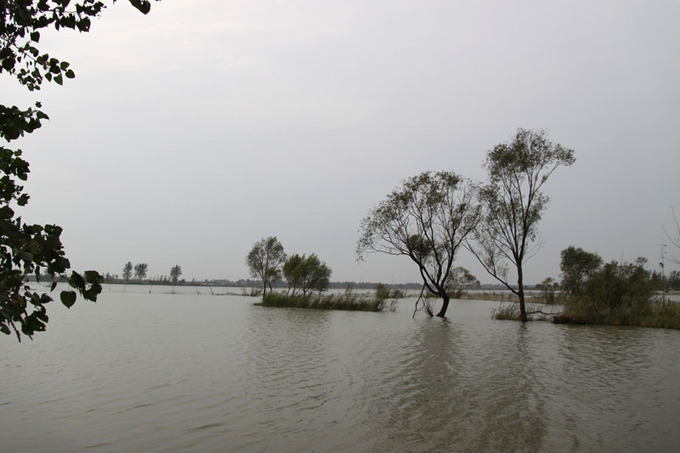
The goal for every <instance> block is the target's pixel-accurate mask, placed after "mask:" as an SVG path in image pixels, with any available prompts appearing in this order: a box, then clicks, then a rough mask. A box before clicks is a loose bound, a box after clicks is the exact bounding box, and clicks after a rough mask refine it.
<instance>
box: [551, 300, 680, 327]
mask: <svg viewBox="0 0 680 453" xmlns="http://www.w3.org/2000/svg"><path fill="white" fill-rule="evenodd" d="M553 322H554V323H556V324H597V325H607V326H638V327H656V328H662V329H680V304H678V303H666V304H664V303H661V302H656V301H654V302H650V303H649V305H648V306H646V307H644V309H641V310H630V309H625V308H619V307H617V309H611V310H597V311H595V310H587V309H583V307H579V306H575V307H573V306H572V307H569V306H567V309H566V310H565V312H564V313H562V314H560V315H557V316H555V317H554V320H553Z"/></svg>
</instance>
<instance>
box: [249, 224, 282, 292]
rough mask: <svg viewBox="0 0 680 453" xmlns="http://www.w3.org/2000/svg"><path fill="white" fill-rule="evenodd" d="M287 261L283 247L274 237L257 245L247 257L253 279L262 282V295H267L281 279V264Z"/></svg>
mask: <svg viewBox="0 0 680 453" xmlns="http://www.w3.org/2000/svg"><path fill="white" fill-rule="evenodd" d="M284 261H286V252H285V251H284V250H283V245H281V243H280V242H279V240H278V239H277V238H276V237H274V236H269V237H267V238H262V239H260V240H259V241H258V242H256V243H255V244H253V248H252V249H251V250H250V252H249V253H248V256H246V264H247V265H248V269H249V270H250V275H251V276H252V277H259V278H260V279H261V280H262V295H263V296H266V295H267V288H269V289H270V290H271V289H272V288H273V286H274V283H276V282H277V281H279V280H280V279H281V269H280V266H281V264H283V263H284Z"/></svg>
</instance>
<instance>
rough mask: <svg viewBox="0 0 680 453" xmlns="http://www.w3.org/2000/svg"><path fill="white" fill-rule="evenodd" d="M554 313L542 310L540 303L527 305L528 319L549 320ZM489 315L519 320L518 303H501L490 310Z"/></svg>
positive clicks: (494, 317) (496, 317) (500, 318)
mask: <svg viewBox="0 0 680 453" xmlns="http://www.w3.org/2000/svg"><path fill="white" fill-rule="evenodd" d="M555 315H556V313H554V312H549V313H547V312H544V311H543V307H542V306H541V305H528V306H527V316H528V318H529V320H530V321H549V320H551V318H552V317H553V316H555ZM491 317H492V318H493V319H499V320H511V321H519V320H520V311H519V303H510V304H503V305H501V306H500V307H497V308H494V309H493V310H492V311H491Z"/></svg>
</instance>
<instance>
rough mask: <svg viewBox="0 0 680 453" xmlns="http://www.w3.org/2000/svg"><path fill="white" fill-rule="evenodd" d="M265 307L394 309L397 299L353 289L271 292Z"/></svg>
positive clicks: (263, 299)
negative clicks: (308, 292)
mask: <svg viewBox="0 0 680 453" xmlns="http://www.w3.org/2000/svg"><path fill="white" fill-rule="evenodd" d="M261 305H263V306H265V307H289V308H312V309H317V310H354V311H394V309H395V307H396V301H395V300H390V299H383V298H378V297H373V296H370V295H368V294H358V293H355V292H353V291H351V290H348V291H345V292H344V293H342V294H325V295H324V294H312V295H306V296H301V295H288V294H284V293H269V294H267V295H266V296H265V297H263V298H262V303H261Z"/></svg>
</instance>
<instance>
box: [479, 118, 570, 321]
mask: <svg viewBox="0 0 680 453" xmlns="http://www.w3.org/2000/svg"><path fill="white" fill-rule="evenodd" d="M574 161H575V159H574V151H573V150H571V149H567V148H564V147H563V146H562V145H560V144H556V143H553V142H551V141H550V140H548V138H547V136H546V133H545V132H544V131H531V130H526V129H521V128H520V129H518V130H517V133H516V134H515V136H514V138H513V139H512V141H511V142H509V143H501V144H499V145H496V146H495V147H494V148H493V149H492V150H490V151H489V152H488V153H487V158H486V162H485V164H484V165H485V167H486V169H487V172H488V175H489V183H488V184H487V185H486V186H484V187H483V188H482V190H481V191H480V201H481V204H482V206H483V207H484V217H483V221H482V222H481V223H480V227H479V228H478V229H477V231H476V233H475V241H474V244H468V248H469V249H470V250H471V251H472V252H473V253H474V255H475V256H476V257H477V259H478V260H479V262H480V263H481V264H482V266H484V268H485V269H486V271H487V272H488V273H489V275H491V276H492V277H494V278H495V279H496V280H497V281H499V282H500V283H502V284H503V285H504V286H505V287H506V288H508V289H509V290H510V291H512V292H513V293H514V294H516V295H517V296H518V298H519V308H520V312H521V316H520V318H521V319H522V320H523V321H526V319H527V317H526V307H525V303H524V276H523V265H524V262H525V261H526V260H527V258H529V257H530V256H531V255H532V254H533V253H534V252H535V251H536V247H537V244H536V243H537V239H538V223H539V221H540V220H541V217H542V215H543V212H544V210H545V208H546V205H547V203H548V200H549V198H548V196H547V195H545V194H544V193H543V192H542V188H543V185H544V184H545V183H546V181H547V180H548V178H549V177H550V175H552V174H553V172H554V171H555V170H556V169H557V168H558V167H560V166H562V165H565V166H570V165H572V164H573V163H574ZM510 265H512V266H513V267H514V268H515V270H516V273H517V284H516V286H515V285H513V284H512V283H511V281H510V278H509V276H508V269H509V266H510Z"/></svg>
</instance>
